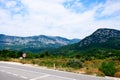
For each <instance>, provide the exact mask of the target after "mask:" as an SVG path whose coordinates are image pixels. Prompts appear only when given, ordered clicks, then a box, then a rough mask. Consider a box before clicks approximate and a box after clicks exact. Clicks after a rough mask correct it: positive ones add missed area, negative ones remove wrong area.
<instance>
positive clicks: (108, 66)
mask: <svg viewBox="0 0 120 80" xmlns="http://www.w3.org/2000/svg"><path fill="white" fill-rule="evenodd" d="M99 70H100V71H102V72H103V73H104V74H105V75H106V76H114V74H115V72H116V68H115V64H114V62H112V61H110V62H103V63H102V65H101V66H100V67H99Z"/></svg>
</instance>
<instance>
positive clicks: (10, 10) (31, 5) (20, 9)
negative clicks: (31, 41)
mask: <svg viewBox="0 0 120 80" xmlns="http://www.w3.org/2000/svg"><path fill="white" fill-rule="evenodd" d="M119 6H120V0H0V34H6V35H12V36H23V37H25V36H34V35H49V36H62V37H66V38H69V39H71V38H79V39H82V38H85V37H86V36H89V35H90V34H92V33H93V32H94V31H95V30H97V29H99V28H111V29H118V30H120V7H119Z"/></svg>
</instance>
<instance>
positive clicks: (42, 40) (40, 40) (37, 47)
mask: <svg viewBox="0 0 120 80" xmlns="http://www.w3.org/2000/svg"><path fill="white" fill-rule="evenodd" d="M79 41H80V40H79V39H71V40H70V39H67V38H63V37H59V36H56V37H54V36H45V35H40V36H30V37H18V36H8V35H4V34H0V49H10V50H22V51H32V52H38V51H42V50H44V49H51V48H58V47H61V46H64V45H69V44H74V43H78V42H79Z"/></svg>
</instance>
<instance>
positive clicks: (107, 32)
mask: <svg viewBox="0 0 120 80" xmlns="http://www.w3.org/2000/svg"><path fill="white" fill-rule="evenodd" d="M58 54H63V55H67V56H75V55H81V56H87V57H89V56H90V55H91V56H97V55H99V56H109V55H114V56H116V55H117V56H120V31H119V30H115V29H106V28H103V29H98V30H96V31H95V32H94V33H93V34H91V35H90V36H88V37H86V38H84V39H83V40H81V41H80V42H79V43H76V44H72V45H69V46H64V47H61V48H60V49H58Z"/></svg>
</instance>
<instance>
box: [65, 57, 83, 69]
mask: <svg viewBox="0 0 120 80" xmlns="http://www.w3.org/2000/svg"><path fill="white" fill-rule="evenodd" d="M66 66H67V67H71V68H82V62H81V61H80V60H75V59H73V60H69V61H68V62H67V63H66Z"/></svg>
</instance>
